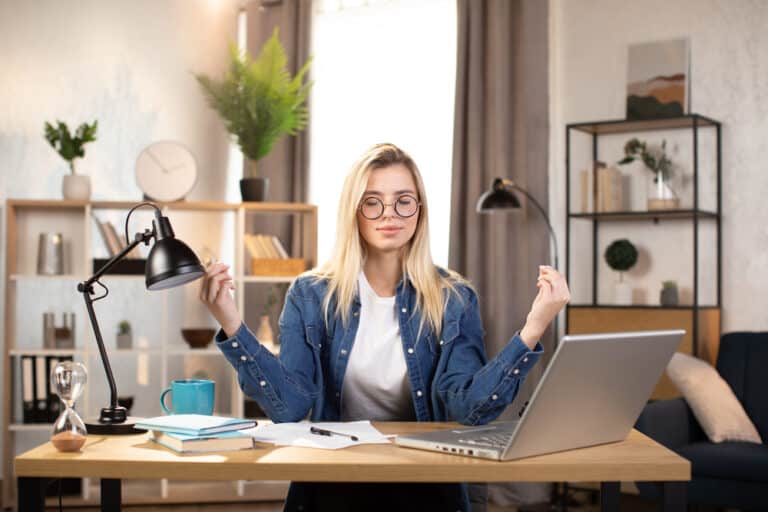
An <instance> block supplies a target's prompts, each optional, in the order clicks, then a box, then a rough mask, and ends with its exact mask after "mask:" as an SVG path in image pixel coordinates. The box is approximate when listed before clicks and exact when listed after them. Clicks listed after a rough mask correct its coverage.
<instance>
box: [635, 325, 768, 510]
mask: <svg viewBox="0 0 768 512" xmlns="http://www.w3.org/2000/svg"><path fill="white" fill-rule="evenodd" d="M716 367H717V371H718V372H719V373H720V375H721V376H722V377H723V379H725V381H726V382H728V384H729V385H730V386H731V388H732V389H733V391H734V393H735V395H736V397H737V398H738V399H739V401H740V402H741V404H742V405H743V406H744V409H745V410H746V412H747V416H749V418H750V419H751V420H752V422H753V423H754V424H755V427H756V428H757V431H758V432H759V433H760V438H761V439H762V440H763V444H762V445H757V444H754V443H744V442H724V443H717V444H716V443H712V442H710V441H709V440H708V439H707V436H706V435H705V434H704V432H703V431H702V429H701V427H700V426H699V424H698V422H697V421H696V418H695V417H694V415H693V413H692V412H691V409H690V408H689V407H688V405H687V404H686V402H685V400H684V399H682V398H677V399H674V400H663V401H658V402H652V403H649V404H648V405H647V406H646V407H645V409H644V410H643V413H642V414H641V415H640V418H639V419H638V421H637V424H636V427H637V429H638V430H640V431H641V432H643V433H645V434H646V435H648V436H649V437H651V438H653V439H655V440H656V441H658V442H659V443H661V444H663V445H664V446H666V447H667V448H670V449H671V450H674V451H675V452H677V453H678V454H680V455H681V456H683V457H685V458H686V459H688V460H690V461H691V478H692V479H691V482H690V484H689V486H688V502H689V503H690V504H692V505H711V506H717V507H729V508H738V509H743V510H768V445H766V444H765V442H766V441H768V332H734V333H729V334H725V335H723V336H722V338H721V340H720V353H719V354H718V358H717V365H716ZM638 487H639V488H640V492H641V494H643V495H644V496H647V497H657V496H658V495H659V491H658V488H657V487H656V486H654V485H653V484H647V483H646V484H642V483H638Z"/></svg>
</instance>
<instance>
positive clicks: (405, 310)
mask: <svg viewBox="0 0 768 512" xmlns="http://www.w3.org/2000/svg"><path fill="white" fill-rule="evenodd" d="M400 311H402V312H403V313H407V312H408V310H407V309H405V308H403V309H401V310H400Z"/></svg>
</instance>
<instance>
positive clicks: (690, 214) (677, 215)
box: [568, 210, 719, 220]
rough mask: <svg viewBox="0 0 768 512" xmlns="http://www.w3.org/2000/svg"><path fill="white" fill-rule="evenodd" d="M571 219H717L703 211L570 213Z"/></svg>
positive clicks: (715, 214) (714, 214)
mask: <svg viewBox="0 0 768 512" xmlns="http://www.w3.org/2000/svg"><path fill="white" fill-rule="evenodd" d="M568 217H569V218H572V219H592V220H657V219H693V218H694V217H698V218H700V219H717V218H718V217H719V214H718V213H717V212H710V211H705V210H655V211H627V212H600V213H570V214H568Z"/></svg>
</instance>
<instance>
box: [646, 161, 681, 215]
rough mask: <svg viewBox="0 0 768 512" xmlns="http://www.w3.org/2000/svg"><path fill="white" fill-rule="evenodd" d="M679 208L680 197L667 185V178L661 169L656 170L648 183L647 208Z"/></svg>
mask: <svg viewBox="0 0 768 512" xmlns="http://www.w3.org/2000/svg"><path fill="white" fill-rule="evenodd" d="M677 208H680V198H678V197H677V194H675V191H674V190H672V187H670V186H669V179H668V178H666V177H665V176H664V173H663V172H661V171H656V174H655V175H654V176H653V181H652V182H651V183H649V189H648V209H649V210H675V209H677Z"/></svg>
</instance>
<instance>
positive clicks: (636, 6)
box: [550, 0, 768, 331]
mask: <svg viewBox="0 0 768 512" xmlns="http://www.w3.org/2000/svg"><path fill="white" fill-rule="evenodd" d="M550 4H551V9H550V12H551V68H550V69H551V79H550V80H551V82H550V91H551V98H552V109H551V121H552V131H551V139H550V142H551V148H552V155H553V158H551V160H550V162H551V164H550V204H551V205H552V208H553V217H554V222H555V227H556V229H557V232H558V236H559V238H560V239H562V240H563V244H562V245H563V246H564V237H565V222H564V217H565V179H564V177H565V124H567V123H571V122H579V121H590V120H600V119H619V118H623V117H624V114H625V89H626V75H627V45H629V44H631V43H636V42H645V41H654V40H665V39H673V38H679V37H687V38H689V40H690V48H691V91H692V93H691V112H696V113H700V114H703V115H706V116H709V117H712V118H715V119H717V120H720V121H722V123H723V139H722V151H723V161H722V170H723V182H722V186H723V224H722V230H723V243H722V247H723V253H722V263H723V274H722V282H723V290H722V300H723V303H722V306H723V329H724V330H725V331H731V330H737V329H746V330H759V329H767V328H768V315H766V314H765V303H766V300H765V299H766V295H768V293H767V292H766V287H765V283H766V281H768V279H767V278H768V223H766V220H768V201H765V198H764V197H765V191H766V190H768V178H766V174H765V162H766V159H768V142H766V136H765V134H766V133H768V102H767V101H766V100H767V99H768V97H767V95H768V92H767V91H768V64H766V63H768V32H766V30H765V27H766V26H768V3H766V2H764V1H759V0H758V1H747V0H740V1H717V0H675V1H666V0H635V1H632V2H628V1H625V2H616V1H614V0H551V2H550ZM639 135H640V136H642V137H646V138H649V139H650V138H651V137H652V136H651V135H646V134H639ZM663 136H665V137H674V135H672V134H670V133H669V132H665V133H664V134H663ZM627 137H628V136H622V137H621V139H620V140H616V141H613V142H612V143H609V145H611V149H610V150H606V152H605V153H603V154H601V157H602V158H606V159H609V160H610V159H611V158H613V159H615V160H618V159H619V158H620V156H621V155H620V152H621V143H622V142H623V141H624V140H626V138H627ZM680 144H681V146H682V147H681V148H680V151H679V152H678V155H679V158H681V159H682V161H684V160H685V159H686V158H689V153H688V152H687V150H688V149H689V148H687V147H685V146H684V145H685V141H684V140H683V141H681V142H680ZM706 144H711V141H710V142H707V143H706ZM606 149H607V147H606ZM700 158H701V161H702V163H703V164H704V165H707V163H708V161H709V159H708V157H707V156H705V155H703V154H702V155H701V156H700ZM615 160H614V161H615ZM576 165H578V163H577V164H576ZM625 172H626V173H627V174H628V175H630V176H631V179H633V180H634V181H633V183H632V186H633V188H634V189H635V190H634V192H633V195H635V194H637V193H640V194H642V193H643V192H642V189H643V184H642V179H643V177H642V176H641V175H642V174H643V173H644V172H645V171H642V170H641V169H634V170H633V169H625ZM706 183H708V184H711V179H709V180H708V181H706ZM576 185H577V186H578V183H576ZM572 197H573V196H572ZM576 197H578V196H576ZM635 199H637V198H635ZM575 207H576V208H578V204H577V205H576V206H575ZM634 226H635V225H634V224H633V225H632V229H631V231H629V230H625V231H624V232H623V233H622V232H621V231H620V229H622V228H621V227H619V228H613V229H614V231H613V232H611V233H609V237H613V238H616V237H619V236H620V235H622V234H623V235H625V236H626V235H628V236H629V237H630V239H633V238H634V239H635V240H637V241H639V243H640V247H639V248H640V249H641V258H643V259H644V260H645V261H641V262H640V263H639V264H638V266H637V268H636V269H634V270H633V271H631V272H630V273H629V274H630V275H629V276H628V277H629V278H630V280H631V282H632V283H633V286H634V287H636V288H637V292H641V293H636V296H637V298H638V299H639V300H642V301H644V302H647V303H657V301H658V290H659V288H660V280H661V279H678V280H679V281H681V282H682V284H683V285H685V286H684V288H685V287H686V286H687V287H690V286H691V284H692V279H691V278H690V266H691V264H692V261H691V260H690V259H689V257H688V256H687V252H686V251H688V247H689V245H690V240H691V238H692V237H691V234H690V231H688V232H682V231H680V230H679V229H678V230H677V231H675V230H674V229H672V228H669V227H667V225H666V224H665V223H661V224H659V225H658V226H653V225H651V224H648V225H644V226H641V228H640V230H637V231H636V230H635V227H634ZM626 227H627V225H626V224H625V225H624V228H626ZM609 237H606V240H605V241H604V242H605V243H606V244H607V243H608V242H609V241H610V239H609ZM601 248H604V246H601ZM681 254H685V256H681ZM708 254H712V255H713V254H714V253H712V252H709V253H708ZM561 257H564V254H563V255H561ZM581 259H584V260H586V259H588V255H586V254H585V255H584V256H582V257H581ZM703 264H704V265H705V268H707V269H712V268H713V265H714V261H713V258H712V257H711V256H710V257H706V258H705V261H704V262H703ZM602 270H603V272H604V273H603V274H602V276H603V277H602V278H601V280H602V282H603V286H602V287H601V288H602V289H601V291H600V293H601V294H607V293H610V281H611V279H612V277H611V276H609V275H608V274H606V272H608V269H607V267H605V265H604V263H603V264H602ZM574 272H575V274H576V275H572V278H571V285H572V287H573V288H574V290H573V292H574V297H580V296H586V297H589V292H588V291H585V290H584V287H585V286H586V285H587V284H588V280H589V276H587V278H586V279H583V278H580V277H583V276H580V275H578V274H579V271H578V270H574V268H573V266H572V274H573V273H574ZM707 272H708V270H707ZM705 280H706V277H705V276H702V281H701V285H702V286H704V285H706V283H705V282H704V281H705ZM705 291H707V292H708V293H713V292H714V291H713V290H711V289H710V290H705Z"/></svg>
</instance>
